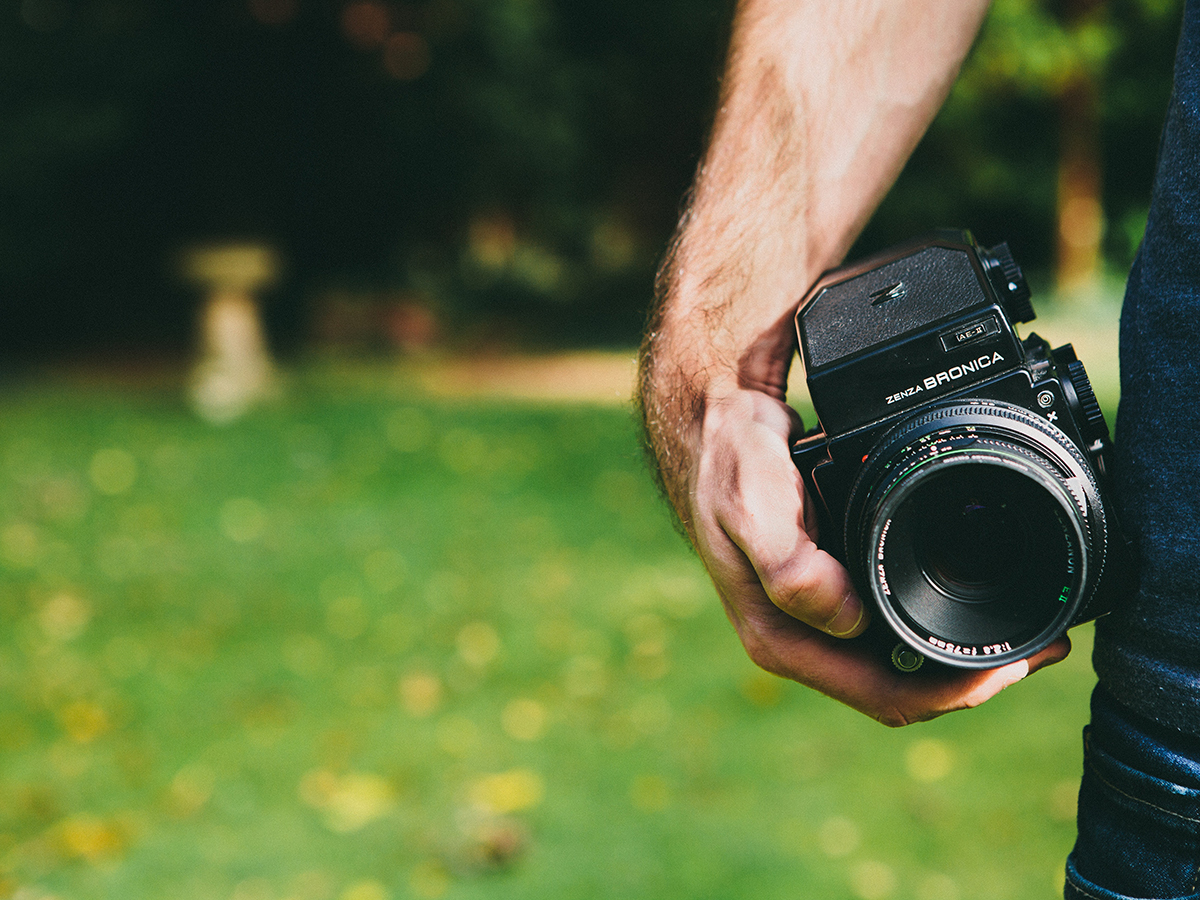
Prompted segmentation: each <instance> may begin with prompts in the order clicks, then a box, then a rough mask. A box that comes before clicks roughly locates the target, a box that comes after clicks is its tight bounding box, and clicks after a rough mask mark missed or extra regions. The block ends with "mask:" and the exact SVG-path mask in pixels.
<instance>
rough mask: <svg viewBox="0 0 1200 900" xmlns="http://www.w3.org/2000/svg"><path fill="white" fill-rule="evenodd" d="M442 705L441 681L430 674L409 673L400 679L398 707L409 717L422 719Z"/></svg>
mask: <svg viewBox="0 0 1200 900" xmlns="http://www.w3.org/2000/svg"><path fill="white" fill-rule="evenodd" d="M441 704H442V680H441V679H440V678H438V677H437V676H436V675H434V674H433V673H431V672H411V673H409V674H408V675H405V676H404V677H403V678H401V679H400V705H401V706H403V707H404V710H405V712H407V713H408V714H409V715H410V716H416V717H417V718H424V717H425V716H428V715H432V714H433V713H435V712H437V709H438V707H439V706H441Z"/></svg>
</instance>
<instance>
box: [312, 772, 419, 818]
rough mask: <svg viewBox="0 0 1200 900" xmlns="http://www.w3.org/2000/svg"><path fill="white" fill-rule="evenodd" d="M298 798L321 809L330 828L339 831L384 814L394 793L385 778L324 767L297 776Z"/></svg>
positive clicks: (393, 801) (391, 806) (394, 795)
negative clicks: (332, 770) (298, 785)
mask: <svg viewBox="0 0 1200 900" xmlns="http://www.w3.org/2000/svg"><path fill="white" fill-rule="evenodd" d="M300 799H301V800H303V801H304V802H305V803H307V804H308V805H309V806H311V807H314V808H315V809H319V810H320V811H321V812H322V813H324V815H325V824H326V826H328V828H329V829H330V830H331V831H336V832H339V833H342V834H345V833H349V832H351V831H358V830H359V829H360V828H363V827H365V826H367V825H369V824H370V823H371V822H374V821H375V820H377V819H380V818H382V817H383V816H386V815H387V814H388V813H389V812H391V811H392V809H393V808H394V807H395V805H396V793H395V791H394V790H393V788H392V785H391V784H390V783H389V782H388V781H387V780H386V779H385V778H382V777H381V776H379V775H374V774H372V773H370V772H347V773H345V774H338V773H336V772H330V771H329V770H328V769H313V770H311V771H310V772H308V773H306V774H305V775H304V777H303V778H301V779H300Z"/></svg>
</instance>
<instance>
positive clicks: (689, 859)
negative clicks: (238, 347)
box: [0, 366, 1092, 900]
mask: <svg viewBox="0 0 1200 900" xmlns="http://www.w3.org/2000/svg"><path fill="white" fill-rule="evenodd" d="M0 472H2V479H0V623H2V626H3V631H2V633H0V761H2V765H0V897H14V898H16V897H19V898H21V900H49V898H50V897H58V898H64V900H65V898H92V897H113V898H118V897H119V898H142V897H146V898H151V897H173V898H214V900H216V898H220V900H226V898H228V900H283V898H295V900H389V898H390V900H399V898H407V897H412V898H423V900H437V898H442V897H445V898H448V900H457V898H464V900H466V898H483V897H487V898H521V900H531V898H541V897H545V898H555V900H561V898H647V900H664V898H681V900H685V898H686V900H696V898H731V900H732V898H746V897H755V898H785V897H786V898H797V897H799V898H818V900H824V898H860V900H885V898H896V900H910V898H911V900H986V898H1004V900H1012V898H1052V897H1055V896H1057V895H1059V891H1060V889H1061V888H1060V885H1061V871H1062V864H1063V859H1064V857H1065V855H1066V853H1067V851H1068V850H1069V848H1070V845H1071V842H1072V840H1073V835H1074V826H1073V815H1074V805H1075V787H1076V781H1077V778H1078V774H1079V771H1080V765H1081V763H1080V749H1079V731H1080V728H1081V727H1082V725H1083V724H1084V722H1085V721H1086V718H1087V697H1088V692H1089V690H1090V685H1091V680H1092V677H1091V673H1090V668H1089V665H1088V651H1089V647H1090V639H1089V633H1088V631H1087V630H1086V629H1081V630H1080V631H1078V632H1076V635H1075V636H1076V650H1075V653H1074V655H1073V656H1072V658H1071V659H1070V660H1068V661H1067V662H1066V663H1063V664H1062V665H1060V666H1057V667H1055V668H1053V669H1050V670H1047V671H1046V672H1044V673H1041V674H1039V675H1038V676H1036V677H1035V678H1032V679H1030V680H1029V681H1028V682H1025V683H1022V684H1020V685H1018V686H1016V687H1014V688H1013V689H1011V690H1008V691H1006V692H1005V693H1004V694H1003V695H1002V696H1000V697H999V698H997V699H996V700H994V701H992V702H991V703H989V704H987V705H986V706H985V707H983V708H981V709H979V710H976V711H972V712H969V713H961V714H957V715H953V716H949V717H946V718H943V719H941V720H938V721H936V722H933V723H929V724H926V725H921V726H916V727H913V728H910V729H903V730H899V731H889V730H887V729H884V728H882V727H880V726H878V725H876V724H875V723H873V722H871V721H869V720H867V719H865V718H863V717H861V716H859V715H858V714H856V713H853V712H850V711H848V710H845V709H843V708H842V707H840V706H838V705H837V704H835V703H833V702H832V701H829V700H827V699H825V698H823V697H820V696H818V695H816V694H814V693H812V692H810V691H807V690H805V689H802V688H800V687H798V686H796V685H793V684H789V683H785V682H781V681H778V680H775V679H773V678H771V677H769V676H767V675H764V674H762V673H760V672H758V671H757V670H756V669H755V668H754V667H753V666H752V665H751V664H750V663H749V662H748V661H747V659H746V658H745V655H744V653H743V652H742V650H741V648H740V646H739V644H738V643H737V640H736V638H735V636H734V635H733V632H732V630H731V629H730V627H729V626H728V624H727V622H726V621H725V619H724V616H723V614H722V612H721V610H720V607H719V604H718V602H717V601H716V599H715V596H714V595H713V592H712V590H711V588H710V587H709V586H708V584H707V581H706V579H705V577H704V575H703V572H702V570H701V567H700V565H699V563H698V562H697V560H696V559H695V558H694V556H692V555H691V553H690V552H689V551H688V549H687V548H686V547H685V546H684V544H683V543H682V541H681V540H680V539H679V538H678V537H677V536H676V535H675V533H674V532H673V531H672V529H671V526H670V524H669V522H668V521H667V518H666V516H665V514H664V513H663V512H662V511H661V509H660V507H659V504H658V501H657V499H656V497H655V495H654V492H653V489H652V488H651V486H650V484H649V481H648V478H647V477H646V476H645V474H644V472H643V470H642V465H641V460H640V456H639V451H638V449H637V446H636V441H635V439H634V437H633V430H632V426H631V422H630V414H629V412H628V411H627V410H623V409H619V408H571V407H541V408H539V407H534V406H529V405H521V404H518V403H498V402H482V401H475V402H471V403H467V402H450V401H445V400H439V401H434V400H431V399H423V398H422V396H421V395H420V394H419V393H418V392H416V391H415V390H414V389H413V387H412V383H411V382H410V381H408V380H407V379H406V378H404V377H403V376H397V375H396V374H395V373H394V372H393V371H391V370H388V369H386V368H384V367H383V366H379V367H377V368H371V367H366V368H359V369H356V370H355V374H354V376H353V377H350V376H348V375H347V374H346V372H345V371H344V370H342V369H339V368H337V367H330V366H310V367H307V368H305V369H303V370H302V371H301V372H299V373H297V374H295V375H294V376H293V379H292V382H291V384H290V385H289V389H288V391H287V393H286V397H285V399H284V400H283V401H282V402H281V403H280V404H278V405H277V406H275V407H274V408H272V409H270V410H266V411H263V412H260V413H257V414H255V415H253V416H251V417H249V418H247V419H246V420H244V421H242V422H239V423H237V424H234V425H231V426H228V427H225V428H214V427H212V426H207V425H205V424H203V423H202V422H200V421H198V420H197V419H195V418H194V417H193V416H191V415H190V414H189V413H188V412H187V411H186V410H185V408H184V407H183V406H182V404H181V403H180V402H179V401H178V400H177V397H176V393H175V391H173V390H168V389H165V388H127V387H126V388H122V387H110V388H101V387H91V388H88V387H83V386H80V385H79V384H63V383H56V382H53V381H46V382H32V383H26V384H24V385H10V386H8V387H7V388H6V389H5V391H4V392H3V394H2V395H0Z"/></svg>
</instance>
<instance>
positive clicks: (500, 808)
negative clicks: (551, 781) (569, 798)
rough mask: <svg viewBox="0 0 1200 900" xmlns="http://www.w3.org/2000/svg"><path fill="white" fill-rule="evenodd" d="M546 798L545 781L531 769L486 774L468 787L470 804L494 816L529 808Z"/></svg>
mask: <svg viewBox="0 0 1200 900" xmlns="http://www.w3.org/2000/svg"><path fill="white" fill-rule="evenodd" d="M545 796H546V785H545V782H543V780H542V776H541V775H539V774H538V773H537V772H534V771H533V770H532V769H511V770H509V771H507V772H500V773H498V774H495V775H487V776H485V777H483V778H480V779H479V780H478V781H476V782H475V784H474V785H473V786H472V787H471V800H472V802H474V803H475V804H476V805H477V806H479V807H481V808H483V809H485V810H486V811H488V812H490V813H493V814H496V815H504V814H506V813H513V812H520V811H521V810H523V809H531V808H532V807H534V806H537V805H538V804H539V803H541V802H542V800H543V799H544V798H545Z"/></svg>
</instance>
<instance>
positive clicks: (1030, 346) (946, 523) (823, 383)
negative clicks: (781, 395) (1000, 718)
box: [792, 231, 1131, 671]
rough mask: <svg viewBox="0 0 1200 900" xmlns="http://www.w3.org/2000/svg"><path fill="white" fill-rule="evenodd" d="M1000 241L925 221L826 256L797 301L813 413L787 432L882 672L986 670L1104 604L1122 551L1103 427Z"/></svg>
mask: <svg viewBox="0 0 1200 900" xmlns="http://www.w3.org/2000/svg"><path fill="white" fill-rule="evenodd" d="M1033 318H1034V312H1033V307H1032V304H1031V302H1030V291H1029V288H1028V285H1027V284H1026V282H1025V279H1024V277H1023V275H1022V273H1021V271H1020V269H1019V267H1018V266H1017V265H1016V263H1015V262H1014V261H1013V259H1012V256H1011V254H1010V253H1009V252H1008V248H1007V246H1006V245H1003V244H1002V245H999V246H997V247H995V248H992V249H990V250H986V249H984V248H982V247H980V246H979V245H978V244H976V242H975V240H974V238H973V237H972V236H971V234H970V233H969V232H966V231H939V232H936V233H934V234H933V235H930V236H928V237H926V238H924V239H921V240H918V241H915V242H912V243H909V244H905V245H902V246H899V247H895V248H892V249H890V250H887V251H884V252H882V253H879V254H876V255H874V256H872V257H870V258H868V259H865V260H863V261H861V262H858V263H855V264H851V265H848V266H845V267H842V268H838V269H834V270H831V271H829V272H827V273H825V274H824V275H823V276H822V277H821V278H820V279H819V280H818V281H817V283H816V284H815V285H814V286H813V288H812V290H811V291H810V292H809V293H808V295H807V296H806V297H805V299H804V300H803V301H802V302H801V304H800V307H799V309H798V311H797V313H796V329H797V335H798V338H799V345H800V353H801V356H802V359H803V363H804V367H805V372H806V375H807V381H808V388H809V392H810V395H811V397H812V402H813V406H814V408H815V410H816V413H817V417H818V419H819V423H820V424H819V427H818V428H817V429H815V430H814V431H812V432H810V433H808V434H806V435H805V436H804V437H802V438H801V439H800V440H799V441H798V442H796V443H795V445H794V446H793V448H792V457H793V460H794V461H795V464H796V466H797V467H798V468H799V470H800V472H801V474H802V475H803V478H804V482H805V486H806V488H807V489H808V493H809V496H810V497H811V498H812V499H813V501H815V503H816V506H817V514H818V522H819V528H820V535H819V543H820V546H821V547H822V548H823V549H825V550H827V551H828V552H830V553H831V554H832V555H833V556H835V557H836V558H837V559H839V560H840V561H841V562H842V563H843V564H844V565H845V566H846V568H847V570H848V571H849V572H850V574H851V577H852V578H853V580H854V582H855V585H856V588H857V590H858V591H859V594H860V596H862V597H864V599H865V598H870V599H872V600H873V601H874V606H875V611H876V613H877V615H876V616H875V622H874V623H873V625H872V629H871V630H872V631H873V632H875V635H874V638H875V640H878V641H880V642H881V643H883V644H884V646H885V647H890V648H891V651H892V652H891V656H892V660H893V663H895V665H896V667H897V668H899V669H901V670H906V671H907V670H913V669H915V668H917V667H918V666H919V665H920V664H921V662H922V661H923V660H924V659H925V658H929V659H931V660H934V661H936V662H939V663H943V664H945V665H949V666H954V667H958V668H992V667H995V666H1000V665H1004V664H1006V663H1008V662H1012V661H1014V660H1017V659H1022V658H1026V657H1028V656H1031V655H1032V654H1034V653H1036V652H1038V651H1039V650H1041V649H1043V648H1044V647H1046V646H1047V645H1048V644H1050V643H1051V642H1052V641H1053V640H1054V639H1056V638H1057V637H1059V636H1060V635H1061V634H1062V633H1063V632H1065V631H1066V630H1067V628H1069V627H1071V626H1073V625H1077V624H1080V623H1082V622H1085V621H1088V620H1090V619H1093V618H1095V617H1097V616H1099V615H1102V614H1103V613H1105V612H1107V611H1108V609H1110V608H1111V606H1112V603H1113V600H1114V597H1116V596H1118V595H1119V593H1120V592H1121V591H1122V590H1124V589H1125V587H1126V585H1127V579H1128V577H1129V573H1130V571H1131V565H1130V555H1129V551H1128V547H1127V544H1126V541H1125V539H1124V537H1123V536H1122V534H1121V532H1120V529H1119V527H1118V526H1117V522H1116V517H1115V516H1114V514H1113V509H1112V505H1111V502H1110V500H1109V489H1108V486H1107V474H1106V468H1107V465H1108V462H1107V456H1108V452H1109V439H1108V427H1107V425H1106V424H1105V421H1104V415H1103V413H1102V412H1101V410H1100V406H1099V404H1098V403H1097V402H1096V398H1095V394H1094V392H1093V390H1092V387H1091V384H1090V383H1089V381H1088V377H1087V374H1086V372H1085V371H1084V368H1083V365H1082V363H1080V362H1079V360H1078V359H1076V357H1075V353H1074V350H1073V349H1072V348H1071V346H1070V345H1069V344H1068V345H1065V346H1063V347H1059V348H1057V349H1053V350H1052V349H1051V348H1050V345H1049V344H1048V343H1047V342H1046V341H1044V340H1043V339H1042V338H1040V337H1038V336H1037V335H1036V334H1030V335H1029V336H1028V337H1027V338H1025V339H1024V340H1021V339H1020V338H1019V337H1018V335H1017V333H1016V330H1015V325H1016V324H1017V323H1021V322H1029V321H1031V320H1032V319H1033Z"/></svg>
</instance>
